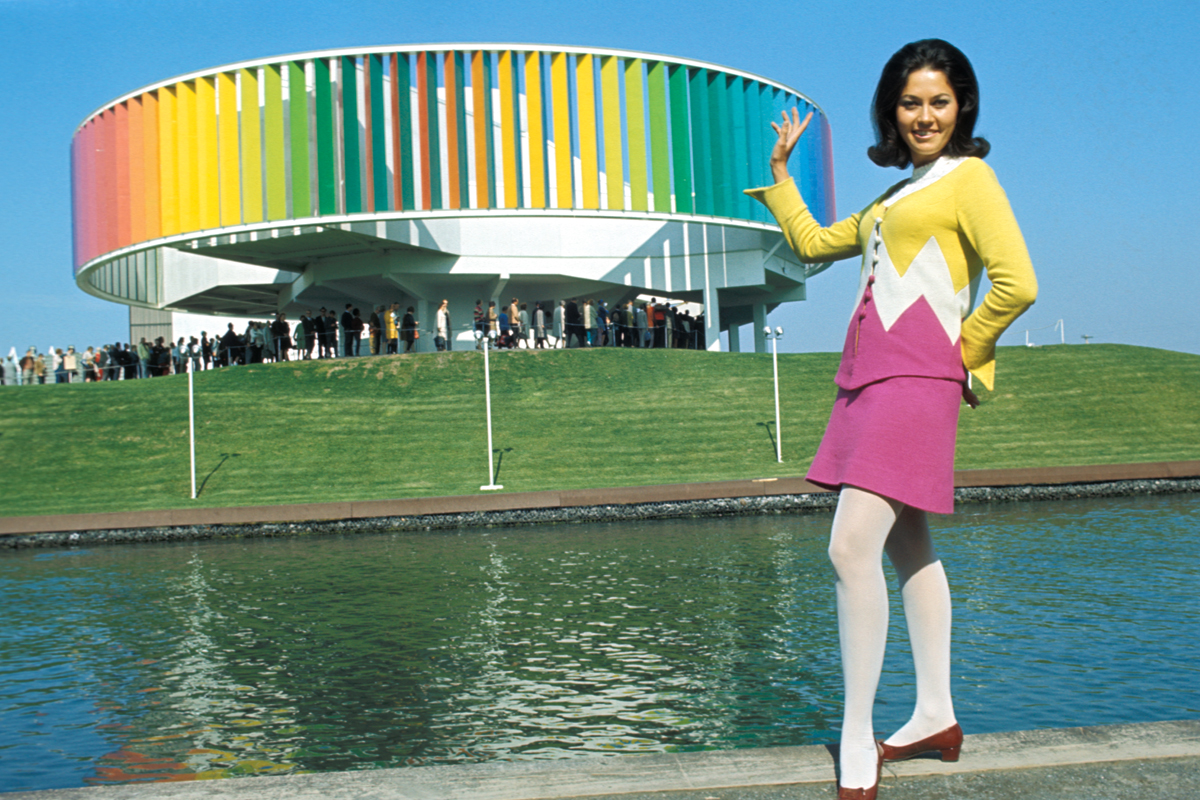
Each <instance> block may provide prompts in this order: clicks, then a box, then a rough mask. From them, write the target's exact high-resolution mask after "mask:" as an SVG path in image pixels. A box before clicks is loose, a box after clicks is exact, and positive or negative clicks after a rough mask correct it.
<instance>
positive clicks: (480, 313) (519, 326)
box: [474, 297, 704, 350]
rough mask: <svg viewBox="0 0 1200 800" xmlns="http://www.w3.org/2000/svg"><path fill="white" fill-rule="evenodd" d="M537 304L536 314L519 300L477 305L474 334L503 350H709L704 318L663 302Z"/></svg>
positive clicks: (479, 302) (477, 301)
mask: <svg viewBox="0 0 1200 800" xmlns="http://www.w3.org/2000/svg"><path fill="white" fill-rule="evenodd" d="M547 305H548V304H547V303H535V304H534V308H533V312H532V314H531V313H530V310H529V306H528V304H527V303H521V302H520V301H518V300H517V298H515V297H514V298H513V299H512V302H511V303H510V304H509V305H507V306H505V307H502V308H499V309H498V308H497V307H496V303H495V302H494V301H489V302H488V305H487V308H486V309H485V308H484V307H483V303H482V301H479V300H476V301H475V312H474V330H475V338H476V340H477V341H478V342H482V341H483V340H484V339H487V340H490V341H493V342H495V345H496V346H497V347H500V348H509V349H515V348H518V347H531V348H545V347H546V346H547V345H548V344H549V343H550V341H551V337H553V346H554V347H660V348H661V347H670V348H675V349H689V350H693V349H703V348H704V315H703V314H700V315H698V316H695V317H693V316H692V314H691V311H689V310H688V309H686V308H683V307H680V306H673V305H671V304H669V303H660V302H659V301H658V299H657V298H651V299H650V300H649V301H647V302H643V303H634V302H632V301H630V302H627V303H621V304H617V305H614V306H613V307H612V308H611V309H610V308H609V307H608V303H607V302H605V301H604V300H600V301H596V300H592V299H585V300H583V301H582V303H581V302H580V300H579V299H578V298H571V299H570V300H562V301H559V304H558V305H557V306H555V307H554V308H553V309H552V310H548V309H547Z"/></svg>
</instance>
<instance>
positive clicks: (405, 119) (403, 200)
mask: <svg viewBox="0 0 1200 800" xmlns="http://www.w3.org/2000/svg"><path fill="white" fill-rule="evenodd" d="M395 80H396V86H397V87H398V89H399V93H400V164H397V165H396V169H398V170H400V207H401V208H403V209H408V210H411V209H413V208H415V207H416V204H417V203H416V198H415V195H414V193H413V141H412V69H411V68H410V66H409V61H408V53H398V54H397V55H396V75H395Z"/></svg>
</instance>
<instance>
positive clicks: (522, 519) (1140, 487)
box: [0, 478, 1200, 549]
mask: <svg viewBox="0 0 1200 800" xmlns="http://www.w3.org/2000/svg"><path fill="white" fill-rule="evenodd" d="M1187 492H1200V478H1185V479H1158V480H1130V481H1107V482H1103V483H1074V484H1057V485H1040V486H995V487H990V486H984V487H970V488H959V489H956V490H955V492H954V499H955V502H956V503H958V504H960V505H968V504H987V503H1020V502H1029V501H1034V500H1074V499H1078V498H1092V497H1136V496H1141V495H1157V494H1183V493H1187ZM836 503H837V495H836V494H834V493H832V492H821V493H819V494H790V495H774V496H769V497H727V498H722V499H718V500H688V501H682V502H664V503H635V504H630V505H620V504H614V505H599V506H573V507H569V508H531V509H523V510H516V511H476V512H468V513H462V514H428V515H422V516H407V517H371V518H367V519H346V520H320V521H314V522H274V523H257V524H252V525H180V526H173V527H165V528H129V529H113V530H101V531H78V532H73V533H72V532H58V533H33V534H23V535H12V536H4V537H0V548H12V549H16V548H25V547H69V546H79V545H95V544H125V543H133V542H166V541H195V540H202V539H238V538H249V537H270V536H302V535H310V534H344V533H365V532H371V533H374V532H381V531H430V530H451V529H459V528H491V527H500V526H515V525H543V524H562V523H570V522H617V521H627V520H651V519H672V518H681V517H723V516H734V515H744V514H804V513H815V512H821V511H832V510H833V508H834V506H835V505H836Z"/></svg>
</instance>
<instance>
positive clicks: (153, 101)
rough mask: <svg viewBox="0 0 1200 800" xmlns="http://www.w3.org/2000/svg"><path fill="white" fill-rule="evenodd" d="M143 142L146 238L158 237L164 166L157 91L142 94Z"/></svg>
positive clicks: (160, 233) (160, 223)
mask: <svg viewBox="0 0 1200 800" xmlns="http://www.w3.org/2000/svg"><path fill="white" fill-rule="evenodd" d="M142 142H143V144H144V147H143V148H142V156H143V157H144V159H145V163H144V165H143V175H145V178H146V238H147V239H157V238H158V237H159V236H162V206H161V205H160V204H159V200H158V197H159V193H160V191H161V187H162V168H161V167H160V166H159V152H158V151H159V144H158V94H157V93H156V92H147V93H146V94H144V95H142Z"/></svg>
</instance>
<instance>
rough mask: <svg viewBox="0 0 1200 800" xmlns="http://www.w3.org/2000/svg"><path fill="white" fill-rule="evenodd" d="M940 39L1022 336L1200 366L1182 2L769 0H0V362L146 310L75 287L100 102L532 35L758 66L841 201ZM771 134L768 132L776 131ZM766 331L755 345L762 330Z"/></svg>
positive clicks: (817, 314)
mask: <svg viewBox="0 0 1200 800" xmlns="http://www.w3.org/2000/svg"><path fill="white" fill-rule="evenodd" d="M931 36H936V37H940V38H944V39H947V40H949V41H951V42H953V43H955V44H956V45H958V46H959V47H960V48H961V49H962V50H963V51H964V52H965V53H966V54H967V55H968V56H969V57H970V58H971V60H972V62H973V63H974V65H975V69H976V72H977V74H978V76H979V79H980V85H981V98H982V103H981V113H980V120H979V123H978V125H977V128H976V132H977V133H978V134H981V135H983V136H985V137H987V138H988V139H989V140H990V141H991V143H992V154H991V155H990V156H989V157H988V163H990V164H991V165H992V167H993V169H994V170H995V171H996V173H997V175H998V177H999V178H1000V182H1001V184H1002V185H1003V186H1004V188H1005V190H1006V191H1007V192H1008V196H1009V199H1010V201H1011V203H1012V205H1013V208H1014V210H1015V212H1016V215H1017V219H1018V221H1019V222H1020V224H1021V227H1022V230H1023V231H1024V233H1025V238H1026V241H1027V243H1028V245H1029V249H1030V253H1031V255H1032V257H1033V262H1034V267H1035V268H1036V270H1037V272H1038V278H1039V282H1040V286H1041V293H1040V296H1039V299H1038V302H1037V304H1036V305H1035V306H1034V307H1033V308H1032V309H1031V310H1030V311H1029V312H1027V313H1026V314H1025V316H1024V317H1022V318H1021V319H1019V320H1018V321H1017V323H1016V324H1015V325H1014V326H1013V328H1012V329H1011V330H1010V332H1009V333H1007V334H1006V335H1005V336H1004V338H1003V339H1002V340H1001V344H1020V343H1023V342H1024V341H1025V330H1026V329H1034V330H1033V333H1031V334H1030V336H1031V338H1032V339H1033V340H1034V341H1037V342H1042V343H1051V342H1056V341H1058V338H1057V337H1058V334H1057V333H1055V332H1053V331H1051V330H1050V329H1049V326H1052V325H1053V324H1054V323H1055V322H1056V321H1057V320H1059V319H1062V320H1064V322H1065V326H1066V336H1067V342H1068V343H1072V344H1081V343H1082V339H1081V338H1080V337H1081V336H1082V335H1083V334H1089V335H1091V336H1092V337H1094V338H1093V341H1094V342H1117V343H1124V344H1136V345H1146V346H1150V347H1160V348H1166V349H1171V350H1181V351H1185V352H1189V353H1197V354H1200V314H1197V312H1196V309H1195V303H1196V297H1197V295H1198V294H1200V271H1198V270H1197V266H1198V265H1197V257H1196V249H1197V248H1196V247H1194V246H1192V243H1191V241H1190V240H1189V239H1188V238H1187V236H1188V235H1190V233H1191V232H1192V231H1193V230H1194V228H1195V225H1194V224H1193V225H1190V226H1189V225H1188V224H1187V223H1186V219H1187V218H1191V217H1192V216H1194V213H1193V208H1194V206H1195V203H1196V201H1195V195H1196V193H1197V185H1198V183H1200V180H1198V178H1200V167H1198V166H1197V158H1196V144H1195V139H1196V134H1197V130H1198V128H1200V111H1198V110H1197V109H1198V108H1200V104H1198V103H1197V102H1196V100H1195V92H1196V87H1197V86H1200V60H1198V59H1197V58H1196V53H1197V52H1200V24H1197V17H1196V6H1195V5H1194V4H1192V3H1183V2H1177V3H1176V2H1164V3H1159V2H1153V0H1151V2H1141V3H1097V2H1092V3H1086V4H1084V3H1078V4H1076V3H1063V2H1023V1H1022V2H1003V3H1001V2H982V3H976V4H964V3H961V2H953V3H943V2H924V3H914V4H903V5H890V6H889V5H886V4H880V3H867V2H858V1H857V0H850V1H849V2H836V3H834V2H825V3H808V4H802V3H782V2H774V1H773V0H768V1H766V2H758V3H752V4H733V3H728V2H711V1H710V0H692V2H686V3H683V2H670V1H669V0H664V1H663V2H658V3H646V2H637V3H634V2H625V1H624V0H621V1H619V2H609V3H603V4H601V3H592V4H579V3H567V2H545V1H543V2H512V3H497V2H494V1H492V2H463V1H459V2H456V1H455V0H446V1H445V2H440V3H422V4H412V3H384V2H348V3H315V2H310V1H309V0H289V2H278V0H260V2H258V3H232V2H225V1H224V0H210V2H206V3H192V2H176V1H175V0H170V1H169V2H154V3H147V2H117V1H116V0H89V2H75V1H72V0H0V43H2V45H3V46H2V47H0V65H2V66H3V74H4V75H5V80H4V82H3V88H2V89H0V92H2V99H3V108H4V109H5V111H6V113H5V124H4V125H3V126H0V154H3V155H2V156H0V157H2V159H3V167H2V168H0V243H2V247H0V286H2V287H3V296H4V298H5V300H6V301H7V302H6V309H5V313H4V314H3V315H0V350H2V352H3V353H7V352H8V349H9V347H13V346H15V347H17V348H18V349H21V350H23V349H24V348H25V347H27V346H29V345H30V344H36V345H37V346H38V348H39V349H41V350H44V349H45V348H46V347H47V346H48V345H56V346H65V345H66V344H75V345H76V346H77V347H82V346H86V345H89V344H99V343H101V342H105V341H114V340H118V339H124V338H125V337H126V335H127V331H128V325H127V310H126V308H125V306H121V305H116V304H112V303H107V302H105V301H102V300H98V299H96V298H93V297H91V296H90V295H87V294H85V293H84V292H82V291H81V290H79V289H78V288H76V286H75V282H74V278H73V276H72V272H71V259H70V252H71V242H70V236H71V229H70V207H69V191H70V182H69V171H68V146H69V143H70V138H71V135H72V133H73V131H74V129H75V126H76V125H78V124H79V122H81V121H82V120H83V118H84V117H85V116H86V115H87V114H88V113H90V112H91V111H92V110H94V109H95V108H96V107H98V106H100V105H102V104H103V103H105V102H107V101H109V100H111V99H114V98H116V97H117V96H119V95H121V94H124V93H125V92H127V91H130V90H132V89H136V88H138V87H140V86H143V85H145V84H148V83H152V82H154V81H158V80H162V79H165V78H169V77H171V76H174V75H178V74H181V73H185V72H189V71H191V70H196V69H203V68H208V67H214V66H218V65H221V64H226V63H230V62H234V61H240V60H243V59H249V58H259V57H267V56H273V55H281V54H285V53H292V52H298V51H304V50H314V49H321V48H329V47H354V46H369V45H387V44H409V43H425V42H428V43H437V42H483V41H511V42H531V43H542V44H563V45H578V46H596V47H618V48H626V49H633V50H646V51H651V52H657V53H664V54H668V55H673V56H682V57H688V58H696V59H703V60H706V61H712V62H716V63H718V64H722V65H726V66H729V67H734V68H737V69H743V70H747V71H750V72H755V73H759V74H762V75H765V76H767V77H770V78H773V79H775V80H778V81H780V82H782V83H785V84H788V85H790V86H792V87H793V88H795V89H797V90H799V91H801V92H802V93H804V94H806V95H808V96H810V97H812V98H813V99H814V100H815V101H816V102H817V103H819V104H820V105H821V106H822V107H823V108H824V109H825V111H826V113H827V114H828V115H829V119H830V123H831V125H832V127H833V137H834V138H833V141H834V146H833V149H834V174H835V181H836V187H837V200H838V210H839V213H840V214H848V213H850V212H852V211H855V210H857V209H858V208H860V207H862V206H864V205H866V203H867V202H869V201H870V200H871V199H872V198H873V197H875V196H876V195H877V194H878V193H879V192H880V191H881V190H882V189H883V188H884V187H886V186H888V185H890V184H892V183H894V182H895V181H896V180H898V179H899V175H900V174H899V173H898V172H897V171H896V170H884V169H880V168H879V167H876V166H874V165H873V164H871V163H870V161H868V160H867V158H866V155H865V151H866V148H867V146H868V145H869V144H870V143H871V131H870V125H869V118H868V108H869V103H870V99H871V94H872V92H873V90H874V86H875V81H876V80H877V78H878V75H879V71H880V69H881V68H882V66H883V63H884V62H885V61H886V60H887V58H888V57H889V56H890V55H891V54H892V53H893V52H894V51H895V50H896V49H897V48H899V47H900V46H901V45H903V44H904V43H906V42H909V41H912V40H915V39H921V38H926V37H931ZM763 124H764V125H765V124H767V123H766V121H765V120H764V123H763ZM856 282H857V265H856V264H855V263H853V262H842V263H841V264H838V265H836V266H835V267H834V268H833V269H831V270H829V271H827V272H825V273H823V274H821V275H820V276H817V277H816V278H814V279H813V280H812V281H811V282H810V284H809V291H808V294H809V299H808V301H807V302H804V303H793V304H788V305H785V306H783V307H781V308H780V309H779V310H777V311H776V312H775V313H774V314H772V316H771V320H770V321H771V323H772V324H777V325H783V326H784V327H785V328H786V329H787V335H786V336H785V338H784V339H783V341H782V342H781V348H782V349H784V350H792V351H810V350H818V351H820V350H825V351H830V350H838V349H840V347H841V341H842V337H843V335H844V331H845V324H846V320H847V319H848V317H849V313H850V307H851V305H852V304H853V299H854V291H855V286H856ZM747 332H748V331H744V333H747Z"/></svg>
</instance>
